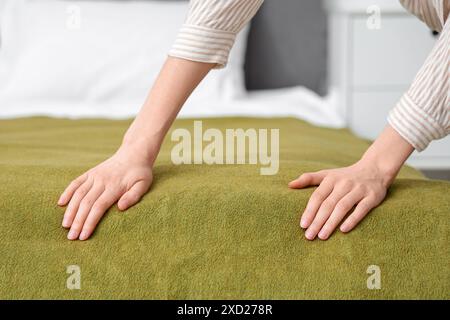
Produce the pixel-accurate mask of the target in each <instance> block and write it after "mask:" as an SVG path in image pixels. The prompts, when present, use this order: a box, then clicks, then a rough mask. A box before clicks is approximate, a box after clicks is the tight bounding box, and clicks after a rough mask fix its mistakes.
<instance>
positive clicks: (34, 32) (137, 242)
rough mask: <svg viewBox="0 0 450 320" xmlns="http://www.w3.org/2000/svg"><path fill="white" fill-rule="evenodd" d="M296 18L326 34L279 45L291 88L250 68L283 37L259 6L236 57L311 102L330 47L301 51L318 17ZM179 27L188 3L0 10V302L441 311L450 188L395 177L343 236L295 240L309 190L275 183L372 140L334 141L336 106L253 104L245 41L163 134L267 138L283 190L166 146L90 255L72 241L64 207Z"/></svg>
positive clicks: (49, 3)
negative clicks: (380, 306) (295, 53)
mask: <svg viewBox="0 0 450 320" xmlns="http://www.w3.org/2000/svg"><path fill="white" fill-rule="evenodd" d="M286 3H287V4H289V3H290V5H291V6H295V8H298V6H300V4H299V2H297V1H287V2H286ZM268 6H269V8H272V9H274V8H273V7H270V6H272V5H270V4H268ZM308 6H309V8H308V10H299V11H301V12H300V13H299V14H302V19H297V18H296V17H297V16H296V15H295V17H293V18H295V19H297V20H301V21H302V22H301V23H304V24H309V23H310V22H311V21H313V20H314V21H317V22H318V23H319V22H320V26H317V27H316V28H312V32H309V31H301V32H295V34H291V35H290V37H291V38H292V39H294V40H295V41H297V40H298V41H299V42H298V45H296V46H297V49H300V48H301V50H302V51H301V52H302V55H301V56H300V55H299V60H298V61H297V62H296V65H297V67H296V68H295V72H294V73H295V74H296V75H297V76H295V77H296V78H295V79H293V78H292V77H293V76H294V75H293V72H292V71H293V69H294V68H293V64H292V63H287V60H283V59H281V60H280V59H279V60H278V66H281V67H275V65H273V66H272V69H270V68H269V69H268V71H269V73H268V75H266V76H262V75H261V73H260V71H261V69H255V67H256V66H259V65H265V64H267V61H268V59H269V58H270V59H272V56H274V55H275V53H277V54H278V55H279V56H280V57H282V56H284V54H282V53H280V52H279V51H277V50H278V49H280V48H283V47H284V46H283V45H282V44H281V43H280V41H284V40H283V39H284V38H282V37H275V38H276V39H272V40H271V42H267V43H265V42H261V41H260V42H259V44H258V43H256V42H257V40H258V39H264V40H265V39H268V38H267V37H266V35H270V34H271V33H272V34H275V35H276V34H279V32H281V31H280V30H279V29H278V28H275V27H274V26H275V25H277V23H273V20H271V19H272V18H271V17H272V16H274V17H275V18H276V17H277V14H274V15H269V14H265V13H264V12H267V11H264V10H265V9H264V7H263V9H262V11H261V12H262V14H260V15H259V16H258V17H257V18H256V20H255V21H256V23H255V25H254V27H255V26H256V27H257V28H259V29H258V30H253V35H252V32H250V44H251V46H250V48H249V50H248V51H247V56H248V55H249V54H250V55H254V54H255V53H258V52H260V51H264V52H265V54H266V55H261V56H260V60H258V59H256V60H253V61H248V62H247V71H249V72H247V82H248V84H250V87H253V88H258V89H261V88H267V85H268V84H270V85H272V88H273V87H280V86H283V85H287V84H289V85H298V84H303V85H304V86H308V87H309V88H313V89H314V90H315V91H320V85H319V83H322V80H321V77H322V75H323V73H324V72H325V70H324V60H325V58H324V57H325V56H324V52H325V51H324V50H323V48H322V46H323V44H324V43H325V38H321V40H320V41H312V39H310V38H306V39H305V38H301V39H300V38H298V37H300V36H301V37H304V36H308V37H312V38H315V37H319V36H320V35H322V34H323V30H324V28H325V24H324V16H323V13H320V14H321V16H318V17H316V16H314V15H313V14H318V13H319V12H321V11H320V5H319V4H318V2H317V1H310V2H309V3H308ZM280 10H281V9H280ZM283 10H286V8H284V9H283ZM186 11H187V3H186V2H185V1H182V2H178V1H159V2H154V1H75V0H74V1H58V0H40V1H32V0H14V1H13V0H0V36H1V48H0V221H1V222H0V299H202V298H203V299H317V298H331V299H366V298H367V299H406V298H411V299H418V298H425V299H449V298H450V294H449V293H450V280H449V278H448V274H449V273H450V272H449V271H450V270H449V264H448V262H449V258H450V256H449V255H450V253H449V250H448V244H449V234H450V228H449V224H448V214H449V209H450V198H449V194H450V183H448V182H444V181H432V180H428V179H426V178H424V176H423V175H422V174H421V173H420V172H418V171H417V170H414V169H412V168H410V167H404V168H403V169H402V171H401V172H400V175H399V176H398V178H397V180H396V181H395V182H394V184H393V186H392V187H391V188H390V190H389V194H388V196H387V199H386V201H384V202H383V203H382V204H381V205H380V206H379V207H378V208H376V209H375V210H374V211H373V212H372V213H371V214H370V215H369V216H367V217H366V219H365V220H364V221H363V222H362V223H361V224H360V225H359V226H358V227H357V228H356V229H355V230H354V231H352V232H351V233H349V234H347V235H343V234H342V233H340V232H336V233H335V234H333V235H332V237H331V238H330V239H329V240H328V241H319V240H316V241H312V242H311V241H307V240H306V239H305V237H304V234H303V232H302V230H301V229H300V227H299V218H300V214H301V212H302V210H303V209H304V207H305V205H306V202H307V200H308V199H309V196H310V195H311V193H312V192H313V190H314V188H309V189H304V190H291V189H289V188H288V187H287V183H288V182H289V181H290V180H291V179H293V178H295V177H297V176H298V175H299V174H301V173H303V172H305V171H313V170H320V169H324V168H333V167H339V166H345V165H349V164H351V163H353V162H354V161H356V160H357V159H359V157H360V156H361V154H362V153H363V152H364V150H365V149H366V148H367V146H368V144H369V142H368V141H365V140H362V139H359V138H357V137H356V136H354V135H353V134H351V133H350V132H349V131H348V130H346V129H343V128H342V127H343V125H344V124H345V121H344V119H342V117H341V116H340V115H339V113H338V112H337V111H336V108H334V105H333V97H332V96H326V97H320V96H318V95H317V94H316V93H314V92H312V91H310V90H308V89H306V88H305V87H303V86H298V87H295V86H294V87H292V88H285V89H276V90H268V91H265V90H263V91H256V92H247V91H246V88H245V86H244V82H245V81H244V80H245V76H246V75H245V74H244V68H243V66H244V62H245V56H246V45H247V38H246V36H247V32H248V29H246V30H243V32H241V34H240V36H239V37H238V38H237V39H236V43H235V46H234V48H233V50H232V52H231V55H230V61H229V63H228V66H227V68H226V69H224V70H221V71H214V72H211V73H210V74H209V75H208V76H207V78H206V79H205V81H203V82H202V84H201V85H200V87H199V88H198V89H197V90H196V92H195V93H194V95H193V96H191V97H190V98H189V100H188V102H187V104H186V105H185V106H184V107H183V110H182V112H181V115H180V117H181V118H179V119H178V120H176V122H175V124H174V126H173V127H172V128H171V130H172V131H173V130H176V129H177V128H186V129H189V130H192V127H193V121H194V120H202V121H203V126H204V128H206V127H211V128H216V129H219V130H221V132H223V131H224V130H225V129H232V128H241V129H248V128H264V129H271V128H273V129H279V130H280V131H279V134H280V163H279V171H278V172H277V174H275V175H261V174H260V171H259V170H260V166H259V165H206V164H204V165H174V164H173V163H172V161H171V157H170V153H171V150H172V148H173V146H174V142H173V141H171V139H170V136H171V133H169V135H168V138H167V139H166V141H165V142H164V145H163V148H162V150H161V154H160V156H159V158H158V160H157V163H156V166H155V172H154V174H155V180H154V183H153V185H152V188H151V190H150V192H149V193H148V194H147V195H146V196H145V197H144V198H143V199H142V201H141V202H140V203H139V204H137V205H136V206H134V207H133V208H131V209H130V210H128V211H126V212H124V213H121V212H119V211H118V210H117V208H116V207H113V208H111V209H110V210H109V212H108V214H107V215H106V216H105V218H104V219H103V220H102V222H101V223H100V226H99V227H98V229H97V230H96V231H95V234H94V235H93V237H92V239H90V240H88V241H84V242H81V241H75V242H72V241H68V240H67V237H66V236H67V231H66V230H65V229H63V228H62V227H61V220H62V216H63V213H64V209H63V208H59V207H58V206H57V205H56V201H57V199H58V196H59V195H60V193H61V192H62V190H63V189H64V188H65V187H66V186H67V184H68V182H70V181H71V180H72V179H74V178H75V177H76V176H78V175H80V174H81V173H83V172H84V171H86V170H87V169H89V168H91V167H92V166H94V165H96V164H98V163H99V162H101V161H102V160H104V159H105V158H107V157H108V156H110V155H112V154H113V152H114V151H115V150H116V149H117V147H118V146H119V144H120V142H121V139H122V136H123V134H124V132H125V130H126V129H127V127H128V126H129V124H130V122H131V120H130V119H131V118H132V117H133V116H134V115H135V114H136V112H137V111H138V110H139V107H140V106H141V105H142V101H143V98H144V97H145V95H146V94H147V91H148V88H149V87H150V86H151V84H152V82H153V80H154V78H155V77H156V75H157V73H158V70H159V68H160V66H161V64H162V63H163V61H164V59H165V57H166V54H167V52H168V50H169V48H170V46H171V44H172V42H173V39H174V38H175V36H176V33H177V30H178V29H179V26H180V25H181V23H182V21H183V20H184V17H185V15H186ZM288 11H289V12H294V10H287V11H286V12H288ZM105 12H107V13H108V14H105ZM81 13H82V15H81ZM306 15H307V16H308V17H305V16H306ZM279 17H282V19H281V20H283V23H286V24H287V23H290V22H289V21H287V19H286V21H284V20H285V19H284V17H285V16H284V14H283V15H280V16H279ZM278 19H279V18H278ZM271 21H272V22H271ZM291 21H292V20H291ZM322 22H323V25H322ZM258 26H259V27H258ZM266 27H270V28H272V29H270V28H269V29H267V28H266ZM273 28H275V29H276V30H278V31H277V32H275V33H273V32H272V31H273V30H275V29H273ZM253 29H254V28H253ZM300 30H307V29H306V28H300ZM264 32H265V33H264ZM286 36H287V35H286ZM142 39H152V41H143V40H142ZM308 39H309V40H308ZM292 42H293V43H294V41H292ZM302 43H311V45H308V46H306V48H305V46H303V45H301V44H302ZM313 43H314V44H313ZM264 46H266V47H267V46H270V48H269V49H268V50H265V49H264ZM285 49H286V50H287V51H286V53H285V54H287V53H289V56H291V55H292V46H286V47H285ZM272 53H273V54H272ZM319 53H320V54H319ZM275 56H276V55H275ZM311 57H315V58H318V59H312V60H311ZM300 58H301V59H300ZM258 61H259V62H258ZM305 62H306V63H305ZM297 63H298V64H297ZM283 65H285V68H283V67H282V66H283ZM301 66H303V67H304V69H302V68H301ZM305 66H306V67H305ZM298 68H300V69H298ZM273 69H277V70H278V71H283V70H284V71H285V74H284V76H283V75H282V74H277V75H275V74H274V70H273ZM249 75H250V78H248V77H249ZM269 77H270V78H269ZM298 77H300V78H298ZM301 78H303V79H301ZM297 80H299V81H297ZM256 116H258V118H256ZM74 276H76V278H74ZM77 279H78V280H79V281H78V280H77ZM72 280H74V281H75V280H77V281H75V282H72ZM78 285H79V286H78Z"/></svg>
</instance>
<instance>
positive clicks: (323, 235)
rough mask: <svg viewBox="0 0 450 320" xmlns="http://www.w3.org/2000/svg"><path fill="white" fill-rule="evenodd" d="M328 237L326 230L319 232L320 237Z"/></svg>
mask: <svg viewBox="0 0 450 320" xmlns="http://www.w3.org/2000/svg"><path fill="white" fill-rule="evenodd" d="M326 237H327V234H326V233H325V232H323V231H320V232H319V238H320V239H326Z"/></svg>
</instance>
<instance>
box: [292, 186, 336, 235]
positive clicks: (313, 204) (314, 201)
mask: <svg viewBox="0 0 450 320" xmlns="http://www.w3.org/2000/svg"><path fill="white" fill-rule="evenodd" d="M331 191H333V184H332V183H331V182H327V181H326V180H324V181H323V182H322V183H321V184H320V185H319V187H317V189H316V190H315V191H314V192H313V194H312V195H311V198H309V201H308V204H307V205H306V209H305V211H304V212H303V215H302V218H301V220H300V226H301V227H302V228H308V227H309V225H310V224H311V222H312V221H313V219H314V217H315V216H316V213H317V210H318V209H319V207H320V205H321V204H322V202H323V201H324V200H325V199H326V198H327V197H328V196H329V195H330V193H331Z"/></svg>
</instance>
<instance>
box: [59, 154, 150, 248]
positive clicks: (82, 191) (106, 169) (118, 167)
mask: <svg viewBox="0 0 450 320" xmlns="http://www.w3.org/2000/svg"><path fill="white" fill-rule="evenodd" d="M152 180H153V175H152V162H151V161H149V160H148V159H146V157H143V156H142V155H140V153H139V152H137V150H131V149H128V148H126V147H121V148H120V149H119V150H118V151H117V152H116V154H114V155H113V156H112V157H111V158H109V159H107V160H106V161H104V162H102V163H101V164H99V165H98V166H96V167H94V168H92V169H90V170H89V171H87V172H86V173H84V174H83V175H81V176H80V177H78V178H77V179H75V180H74V181H72V183H70V184H69V186H68V187H67V188H66V190H65V191H64V192H63V194H62V195H61V197H60V198H59V200H58V205H59V206H66V205H67V208H66V212H65V214H64V219H63V222H62V226H63V227H64V228H70V231H69V234H68V236H67V238H68V239H69V240H76V239H80V240H86V239H88V238H89V237H90V236H91V235H92V233H93V232H94V229H95V228H96V226H97V225H98V223H99V221H100V219H101V218H102V217H103V215H104V214H105V213H106V211H107V210H108V209H109V208H110V207H111V206H113V205H114V204H115V203H116V202H117V205H118V208H119V210H121V211H123V210H126V209H128V208H130V207H131V206H133V205H135V204H136V203H137V202H139V200H140V199H141V198H142V196H143V195H144V194H145V193H146V192H147V191H148V190H149V188H150V185H151V183H152Z"/></svg>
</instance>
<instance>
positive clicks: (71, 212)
mask: <svg viewBox="0 0 450 320" xmlns="http://www.w3.org/2000/svg"><path fill="white" fill-rule="evenodd" d="M93 184H94V182H93V180H91V179H89V180H87V181H86V182H85V183H83V184H82V185H81V186H80V187H79V188H78V189H77V190H76V191H75V193H74V194H73V197H72V198H71V199H70V202H69V205H68V206H67V208H66V212H65V213H64V218H63V222H62V226H63V227H64V228H70V226H71V225H72V222H73V219H74V218H75V214H76V213H77V211H78V207H79V205H80V202H81V200H82V199H83V198H84V196H85V195H86V194H87V193H88V192H89V190H90V189H91V188H92V185H93Z"/></svg>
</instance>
